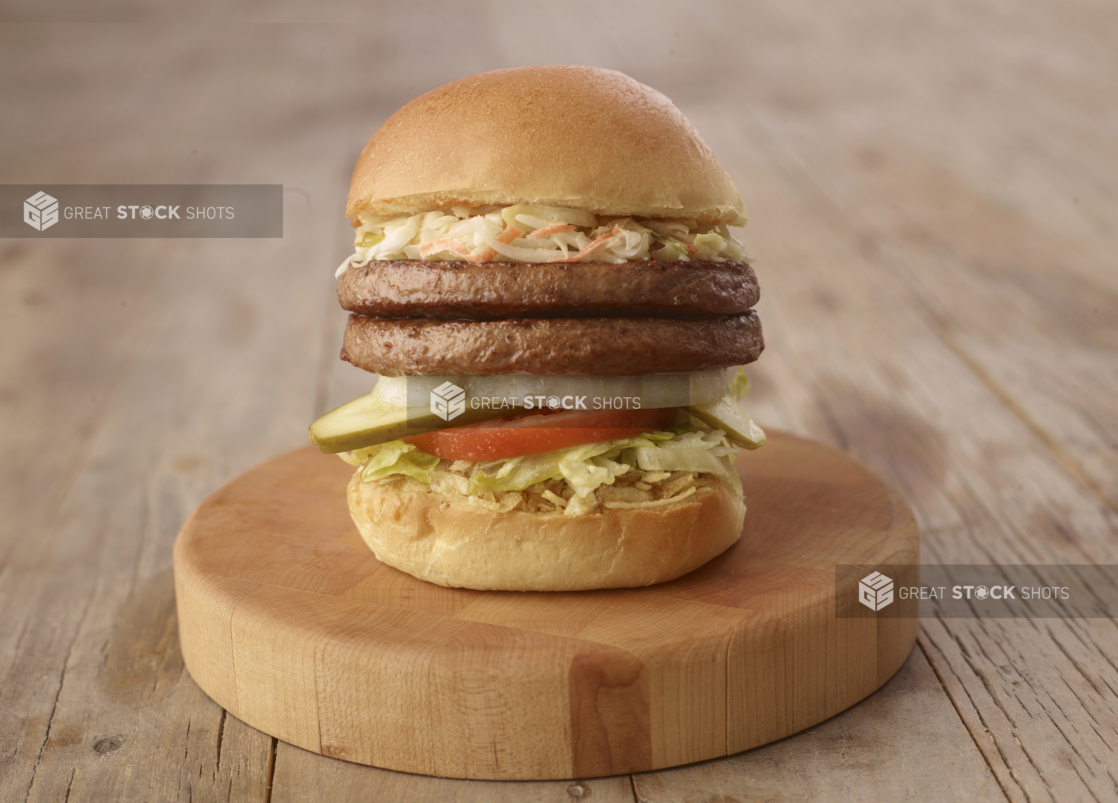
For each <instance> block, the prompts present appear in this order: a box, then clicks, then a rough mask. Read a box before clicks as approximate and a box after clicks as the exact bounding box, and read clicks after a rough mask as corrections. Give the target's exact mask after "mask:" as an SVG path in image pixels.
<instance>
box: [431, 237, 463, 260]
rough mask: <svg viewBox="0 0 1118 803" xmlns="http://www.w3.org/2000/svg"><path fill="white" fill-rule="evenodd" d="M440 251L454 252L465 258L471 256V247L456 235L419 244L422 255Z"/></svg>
mask: <svg viewBox="0 0 1118 803" xmlns="http://www.w3.org/2000/svg"><path fill="white" fill-rule="evenodd" d="M440 251H450V253H452V254H457V255H458V256H460V257H462V258H463V259H469V258H470V249H469V248H467V247H466V244H465V243H463V242H462V241H461V240H457V239H455V238H454V237H442V238H440V239H438V240H432V241H431V242H429V243H424V244H423V245H421V246H419V255H420V256H421V257H429V256H431V255H432V254H437V253H439V252H440Z"/></svg>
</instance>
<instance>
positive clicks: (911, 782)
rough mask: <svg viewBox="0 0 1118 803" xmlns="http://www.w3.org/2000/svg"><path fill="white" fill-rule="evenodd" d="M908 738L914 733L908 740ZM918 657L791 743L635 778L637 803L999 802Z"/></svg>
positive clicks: (919, 653) (920, 654) (990, 779)
mask: <svg viewBox="0 0 1118 803" xmlns="http://www.w3.org/2000/svg"><path fill="white" fill-rule="evenodd" d="M913 734H916V735H918V738H914V737H913ZM968 745H969V746H970V748H973V742H971V741H970V736H969V734H968V733H967V731H966V729H965V728H964V727H963V725H962V723H961V722H960V721H959V718H958V715H957V714H956V712H955V710H954V708H953V707H952V706H951V704H950V702H949V701H948V700H946V699H945V698H944V696H943V693H942V688H941V686H940V684H939V681H938V680H937V679H936V676H935V674H934V673H933V672H932V669H931V667H930V666H929V665H928V661H927V659H926V658H925V657H924V654H923V652H922V651H921V650H919V649H917V650H915V651H914V652H913V653H912V656H911V657H910V658H909V659H908V661H907V662H906V663H905V665H904V666H903V667H902V668H901V671H900V672H898V673H897V674H896V675H895V676H894V677H893V679H892V680H890V681H889V682H888V683H886V684H885V686H884V687H883V688H882V689H881V691H879V692H878V693H877V694H875V695H874V696H872V697H870V698H868V699H866V700H863V701H862V702H860V703H858V705H856V706H854V707H853V708H851V709H849V710H848V711H846V712H844V713H843V714H840V715H839V716H837V717H832V718H831V719H829V720H827V721H826V722H822V723H820V724H818V725H816V726H814V727H812V728H809V729H808V730H806V731H804V732H803V733H800V734H798V735H796V736H794V737H792V738H790V739H783V740H781V741H779V742H775V743H773V744H770V745H765V746H764V747H759V748H757V749H755V750H749V751H746V752H744V753H739V754H738V755H736V756H731V757H730V758H727V759H723V760H721V761H711V762H706V763H703V764H696V765H693V766H690V767H680V768H678V769H672V770H662V771H660V772H654V773H647V774H641V775H635V776H633V788H634V789H635V790H636V793H637V800H639V801H642V803H644V801H647V802H648V803H669V802H670V801H691V800H696V801H697V800H706V801H730V800H739V801H746V800H828V801H844V800H849V801H863V800H867V799H870V800H930V801H938V800H943V801H954V800H983V801H986V800H1003V799H1005V795H1004V793H1003V792H1002V790H1001V789H1000V788H999V786H998V784H997V781H996V780H995V778H994V776H993V774H992V773H991V772H990V770H989V768H988V767H987V766H986V764H985V762H984V761H983V759H982V757H981V756H979V755H978V753H977V751H975V750H974V749H967V746H968Z"/></svg>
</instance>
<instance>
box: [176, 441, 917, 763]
mask: <svg viewBox="0 0 1118 803" xmlns="http://www.w3.org/2000/svg"><path fill="white" fill-rule="evenodd" d="M738 467H739V469H740V471H741V472H742V475H743V480H744V484H745V493H746V502H747V505H748V507H749V512H748V514H747V515H746V518H745V531H744V534H743V536H742V538H741V540H740V541H739V542H738V543H737V544H736V545H735V546H734V547H731V548H730V549H729V550H728V551H727V552H726V553H725V554H723V555H722V556H720V557H718V558H716V559H715V560H714V561H712V562H710V563H708V564H707V565H706V566H703V567H702V568H700V569H698V570H697V571H694V572H692V573H691V574H689V575H686V576H685V577H682V578H680V579H678V580H675V581H673V582H670V583H664V584H662V585H658V586H652V587H649V588H642V589H631V590H615V591H580V592H570V593H521V592H493V591H485V592H482V591H467V590H460V589H450V588H442V587H440V586H435V585H430V584H428V583H425V582H422V581H420V580H416V579H414V578H412V577H410V576H409V575H406V574H403V573H401V572H399V571H397V570H395V569H392V568H390V567H388V566H385V565H383V564H381V563H380V562H379V561H377V560H376V558H374V557H373V555H372V553H371V552H370V551H369V549H368V548H367V547H366V546H365V544H364V542H362V541H361V538H360V536H359V535H358V533H357V531H356V529H355V528H354V526H353V524H352V523H351V522H350V519H349V512H348V509H347V507H346V502H345V485H346V482H347V480H348V479H349V476H350V473H351V471H352V469H351V468H350V467H349V466H347V465H345V464H344V463H343V462H342V461H341V460H339V459H338V458H336V457H331V456H325V455H322V454H319V453H318V451H317V450H316V449H314V448H313V447H310V446H308V447H305V448H302V449H299V450H297V451H294V452H290V453H288V454H285V455H281V456H280V457H277V458H275V459H273V460H270V461H268V462H266V463H263V464H262V465H260V466H258V467H256V468H254V469H252V470H251V471H249V472H248V473H246V474H243V475H241V476H240V477H237V478H236V479H234V480H233V481H231V482H230V483H229V484H227V485H226V486H225V487H223V488H221V489H220V490H218V491H217V492H216V493H214V494H213V495H212V496H211V497H209V498H208V499H207V500H206V501H205V502H203V503H202V505H201V506H200V507H199V508H198V510H197V511H196V512H195V513H194V515H193V516H192V517H191V518H190V520H189V521H188V522H187V523H186V524H185V525H184V527H183V529H182V532H181V533H180V534H179V538H178V541H177V543H176V544H175V587H176V591H177V596H178V616H179V631H180V636H181V640H182V652H183V657H184V659H185V661H186V666H187V668H188V669H189V670H190V673H191V675H192V676H193V677H194V679H195V681H197V682H198V684H199V685H200V686H201V687H202V689H204V690H205V691H206V693H207V694H209V695H210V696H211V697H212V698H213V699H214V700H216V701H217V702H218V703H219V704H220V705H222V706H223V707H225V708H226V709H228V711H229V712H230V713H232V714H234V715H235V716H237V717H238V718H240V719H242V720H244V721H245V722H247V723H249V724H250V725H253V726H254V727H256V728H259V729H260V730H262V731H264V732H265V733H268V734H271V735H273V736H276V737H277V738H279V739H282V740H283V741H285V742H290V743H291V744H295V745H298V746H300V747H303V748H306V749H307V750H313V751H314V752H316V753H322V754H323V755H328V756H335V757H337V758H342V759H346V760H348V761H355V762H359V763H362V764H372V765H375V766H378V767H387V768H390V769H395V770H403V771H406V772H415V773H422V774H426V775H438V776H444V777H452V778H486V779H510V780H511V779H554V778H588V777H594V776H601V775H613V774H618V773H629V772H638V771H643V770H652V769H658V768H661V767H669V766H675V765H679V764H685V763H689V762H693V761H699V760H702V759H709V758H714V757H717V756H724V755H727V754H730V753H736V752H738V751H740V750H745V749H747V748H750V747H755V746H757V745H761V744H765V743H766V742H771V741H773V740H775V739H779V738H781V737H784V736H787V735H789V734H792V733H795V732H797V731H799V730H802V729H804V728H807V727H810V726H811V725H814V724H816V723H817V722H820V721H821V720H824V719H826V718H828V717H831V716H833V715H835V714H837V713H838V712H840V711H842V710H844V709H846V708H848V707H850V706H852V705H854V704H855V703H856V702H858V701H859V700H861V699H863V698H864V697H866V696H867V695H869V694H870V693H872V692H873V691H874V690H876V689H877V688H879V687H880V686H881V685H882V684H883V683H885V681H886V680H888V679H889V678H890V677H891V676H892V675H893V673H894V672H896V671H897V669H898V668H899V667H900V666H901V664H902V663H903V662H904V660H905V658H906V657H907V656H908V654H909V651H910V650H911V649H912V645H913V643H914V641H915V638H916V624H917V622H916V619H915V618H914V617H915V607H914V606H915V603H914V602H905V601H901V600H897V601H896V602H895V603H894V604H895V605H897V606H908V607H909V608H910V610H909V611H908V613H909V615H910V617H911V618H876V617H875V618H838V617H836V602H835V597H836V594H835V587H836V580H835V576H836V573H835V566H836V564H860V565H879V564H916V563H917V562H918V549H919V542H918V535H917V530H916V525H915V522H914V520H913V517H912V514H911V512H910V510H909V508H908V506H907V505H906V504H905V502H904V500H903V499H902V498H901V496H900V494H899V493H898V492H897V491H895V490H894V489H892V488H890V487H889V486H888V485H886V484H885V483H884V482H883V481H882V480H881V479H880V478H879V477H877V476H876V475H875V474H873V473H872V472H871V471H870V470H869V469H867V468H866V467H864V466H863V465H861V464H860V463H858V462H857V461H855V460H854V459H852V458H850V457H848V456H847V455H844V454H841V453H839V452H835V451H832V450H831V449H828V448H826V447H823V446H820V445H818V444H815V443H811V442H809V441H805V440H802V439H799V438H795V437H792V436H789V435H783V434H780V433H773V434H771V435H770V438H769V443H768V445H766V446H765V448H763V449H761V450H759V451H757V452H743V453H742V454H741V456H740V458H739V462H738ZM894 580H895V581H896V583H897V585H909V584H913V585H915V584H916V582H917V580H916V577H915V576H914V574H913V576H896V577H894ZM854 583H855V584H856V580H854ZM856 597H857V594H856V590H855V589H854V588H850V589H849V593H847V589H846V588H845V587H844V588H843V591H842V593H840V594H839V604H840V606H846V608H845V609H847V610H849V609H851V608H850V606H856V605H857V602H856Z"/></svg>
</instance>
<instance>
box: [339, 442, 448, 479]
mask: <svg viewBox="0 0 1118 803" xmlns="http://www.w3.org/2000/svg"><path fill="white" fill-rule="evenodd" d="M339 457H341V458H342V460H345V461H346V462H347V463H349V464H350V465H351V466H364V468H363V469H362V471H361V479H363V480H364V481H365V482H369V481H370V480H381V479H384V478H385V477H389V476H392V475H393V474H401V475H403V476H405V477H411V478H412V479H414V480H418V481H419V482H422V483H427V484H429V483H430V481H431V470H432V469H433V468H435V467H436V466H437V465H438V464H439V458H437V457H435V456H434V455H431V454H427V453H426V452H422V451H420V450H419V449H417V448H416V447H415V446H414V445H412V444H410V443H404V442H403V441H389V442H388V443H380V444H377V445H376V446H368V447H366V448H364V449H358V450H356V451H353V452H342V453H341V454H340V455H339Z"/></svg>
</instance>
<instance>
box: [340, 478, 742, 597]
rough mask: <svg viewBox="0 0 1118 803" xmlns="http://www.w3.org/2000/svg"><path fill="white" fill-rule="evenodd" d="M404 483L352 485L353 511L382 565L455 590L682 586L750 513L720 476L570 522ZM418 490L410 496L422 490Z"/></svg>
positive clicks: (734, 534)
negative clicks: (665, 499)
mask: <svg viewBox="0 0 1118 803" xmlns="http://www.w3.org/2000/svg"><path fill="white" fill-rule="evenodd" d="M403 486H404V483H402V482H400V481H398V480H388V481H384V480H381V481H377V480H374V481H370V482H363V481H362V480H361V470H360V469H358V471H357V473H356V474H355V475H354V476H353V479H352V480H350V483H349V489H348V493H347V496H348V499H349V511H350V514H351V515H352V516H353V520H354V522H355V523H356V524H357V529H358V530H360V531H361V537H362V538H364V539H365V543H367V544H368V545H369V547H370V548H371V549H372V550H373V552H374V554H376V556H377V559H378V560H380V561H381V562H382V563H386V564H388V565H389V566H393V567H395V568H397V569H399V570H401V571H404V572H407V573H408V574H410V575H412V576H414V577H418V578H419V579H421V580H426V581H428V582H431V583H436V584H438V585H441V586H450V587H454V588H473V589H478V590H482V591H581V590H586V589H593V588H632V587H636V586H648V585H652V584H653V583H663V582H665V581H667V580H674V579H675V578H677V577H680V576H682V575H684V574H686V573H687V572H690V571H692V570H694V569H696V568H698V567H699V566H702V565H703V564H704V563H706V562H707V561H709V560H710V559H711V558H713V557H715V556H716V555H719V554H721V553H722V552H724V551H725V550H726V549H727V548H729V547H730V546H731V545H733V544H734V543H735V542H736V541H737V540H738V538H739V537H740V536H741V530H742V522H743V521H744V518H745V504H744V502H743V500H742V497H741V494H740V493H733V492H731V491H728V490H727V489H726V488H725V487H724V486H723V485H722V482H721V481H720V480H719V479H718V478H716V477H713V476H711V475H700V476H699V478H698V479H697V483H696V493H694V494H692V495H690V496H688V497H687V498H686V499H683V500H680V501H679V502H674V503H671V504H667V505H661V506H657V507H653V508H643V509H641V508H638V509H608V510H607V509H602V508H599V509H598V510H595V511H593V512H591V513H586V514H582V515H578V516H567V515H564V514H562V513H528V512H524V511H510V512H505V513H499V512H494V511H492V510H487V509H485V508H481V507H475V506H473V505H469V504H466V503H462V502H452V501H451V500H450V499H448V498H447V497H444V496H442V495H440V494H438V493H435V492H433V491H415V490H408V491H405V490H402V487H403ZM415 487H416V486H415V484H414V483H413V484H410V488H415Z"/></svg>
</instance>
